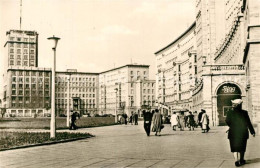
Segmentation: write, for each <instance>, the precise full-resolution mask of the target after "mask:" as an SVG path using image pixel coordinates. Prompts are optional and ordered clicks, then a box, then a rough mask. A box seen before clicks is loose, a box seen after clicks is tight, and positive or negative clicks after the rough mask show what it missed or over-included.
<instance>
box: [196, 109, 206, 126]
mask: <svg viewBox="0 0 260 168" xmlns="http://www.w3.org/2000/svg"><path fill="white" fill-rule="evenodd" d="M204 112H206V111H205V110H203V109H201V112H199V115H198V125H199V126H200V127H201V128H202V124H201V122H200V121H201V118H202V115H203V113H204Z"/></svg>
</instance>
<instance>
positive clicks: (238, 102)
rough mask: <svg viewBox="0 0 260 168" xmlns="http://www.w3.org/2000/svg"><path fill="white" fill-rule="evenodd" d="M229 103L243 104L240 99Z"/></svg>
mask: <svg viewBox="0 0 260 168" xmlns="http://www.w3.org/2000/svg"><path fill="white" fill-rule="evenodd" d="M231 102H232V103H233V104H242V103H243V100H241V99H235V100H231Z"/></svg>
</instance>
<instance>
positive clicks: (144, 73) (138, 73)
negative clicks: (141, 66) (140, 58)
mask: <svg viewBox="0 0 260 168" xmlns="http://www.w3.org/2000/svg"><path fill="white" fill-rule="evenodd" d="M130 74H131V75H134V71H131V72H130ZM136 74H137V76H139V75H140V74H141V72H140V71H136ZM143 75H146V71H143Z"/></svg>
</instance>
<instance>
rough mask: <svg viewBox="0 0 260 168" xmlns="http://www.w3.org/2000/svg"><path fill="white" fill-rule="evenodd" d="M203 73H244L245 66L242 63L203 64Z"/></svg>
mask: <svg viewBox="0 0 260 168" xmlns="http://www.w3.org/2000/svg"><path fill="white" fill-rule="evenodd" d="M203 72H204V73H205V74H222V75H223V74H227V75H228V74H244V73H245V67H244V65H242V64H237V65H205V66H203Z"/></svg>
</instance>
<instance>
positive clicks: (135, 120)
mask: <svg viewBox="0 0 260 168" xmlns="http://www.w3.org/2000/svg"><path fill="white" fill-rule="evenodd" d="M118 122H119V123H120V124H125V125H127V123H128V122H129V123H130V124H131V125H133V124H134V125H138V114H137V113H136V112H135V113H133V112H132V113H131V115H130V117H128V116H127V114H126V113H123V114H122V115H121V116H119V119H118Z"/></svg>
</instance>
